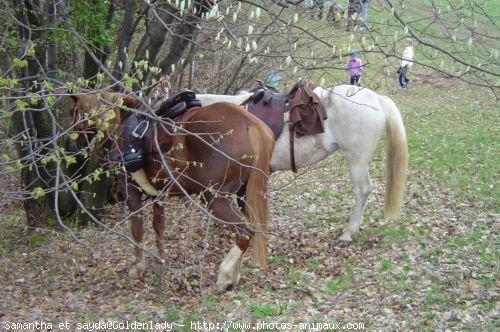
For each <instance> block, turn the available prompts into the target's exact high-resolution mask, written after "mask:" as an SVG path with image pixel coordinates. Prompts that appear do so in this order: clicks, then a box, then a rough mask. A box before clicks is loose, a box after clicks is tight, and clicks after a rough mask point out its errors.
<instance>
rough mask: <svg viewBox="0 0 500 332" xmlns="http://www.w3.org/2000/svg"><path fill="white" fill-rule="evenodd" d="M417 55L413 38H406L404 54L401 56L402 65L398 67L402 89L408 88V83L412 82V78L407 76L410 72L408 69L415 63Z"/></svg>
mask: <svg viewBox="0 0 500 332" xmlns="http://www.w3.org/2000/svg"><path fill="white" fill-rule="evenodd" d="M414 56H415V52H414V51H413V41H412V40H411V38H406V39H405V49H404V51H403V55H402V57H401V67H399V69H398V74H399V85H400V87H401V88H402V89H406V87H407V86H408V84H410V83H411V80H409V79H408V77H407V76H406V75H407V73H408V69H410V67H411V66H412V65H413V57H414Z"/></svg>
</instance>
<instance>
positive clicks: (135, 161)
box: [123, 148, 146, 172]
mask: <svg viewBox="0 0 500 332" xmlns="http://www.w3.org/2000/svg"><path fill="white" fill-rule="evenodd" d="M145 165H146V161H145V160H144V153H143V151H142V149H137V150H136V149H134V148H130V149H128V150H127V151H125V153H124V154H123V166H124V167H125V169H126V170H127V171H128V172H135V171H137V170H139V169H141V168H143V167H144V166H145Z"/></svg>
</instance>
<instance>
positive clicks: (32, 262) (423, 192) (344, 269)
mask: <svg viewBox="0 0 500 332" xmlns="http://www.w3.org/2000/svg"><path fill="white" fill-rule="evenodd" d="M426 80H427V81H426V83H425V86H420V87H419V86H418V82H419V78H418V77H415V78H414V83H413V84H414V87H412V88H411V89H409V90H407V91H400V92H397V93H396V94H392V95H390V96H391V97H392V98H393V99H394V100H395V101H396V103H397V104H398V105H399V106H400V108H401V110H402V113H403V116H404V118H405V123H406V126H407V130H408V137H409V142H410V143H409V146H410V155H411V159H410V166H409V173H408V174H409V176H408V182H407V189H406V195H405V203H404V207H403V210H402V215H401V218H400V219H399V220H397V221H387V220H385V219H384V218H383V214H382V210H383V196H384V188H385V186H384V169H385V156H384V152H383V151H382V150H383V149H382V148H380V149H379V150H380V151H377V153H376V154H375V156H374V160H373V162H372V164H371V172H372V178H373V184H374V190H373V192H372V194H371V196H370V198H369V202H368V205H367V208H366V211H365V216H364V221H363V224H362V227H361V230H360V232H359V234H358V235H357V236H356V237H355V239H354V241H353V243H352V244H350V245H349V246H341V245H339V243H338V242H337V241H336V239H337V238H338V237H339V236H340V234H341V232H342V230H343V228H344V227H345V226H346V224H347V221H348V218H349V214H350V207H351V205H352V203H353V198H352V194H351V189H352V188H351V184H350V180H349V177H348V172H347V169H346V167H345V163H344V161H343V160H342V158H341V156H340V155H334V156H331V157H329V158H327V159H326V160H324V161H323V162H321V163H319V164H317V165H315V166H314V167H311V168H308V169H305V170H302V172H301V173H300V174H299V175H295V174H292V173H291V172H282V173H277V174H273V175H272V177H271V186H272V188H271V189H272V193H271V198H270V202H271V222H270V223H271V230H270V232H271V234H270V235H269V237H268V239H269V253H270V264H269V266H268V267H267V269H265V270H259V269H256V268H253V267H252V266H251V264H250V259H249V256H250V255H247V256H246V257H245V259H244V263H243V269H242V279H241V282H240V285H239V287H238V288H237V289H235V290H233V291H229V292H226V293H223V294H219V293H217V292H216V291H215V287H214V285H215V282H216V277H217V270H218V265H219V264H220V262H221V260H222V258H223V256H224V254H225V253H226V252H227V251H228V250H229V248H230V247H231V246H232V241H231V239H230V237H229V236H228V235H227V234H228V232H226V231H225V230H224V229H223V228H222V227H219V226H214V225H209V224H208V222H207V220H206V219H205V218H203V217H202V215H201V214H200V213H199V212H197V211H196V210H194V209H193V208H190V207H189V206H187V207H186V206H184V205H183V204H181V203H182V202H180V200H176V199H174V200H168V201H167V202H166V203H165V206H166V209H167V211H168V215H169V222H168V226H167V231H166V239H167V240H166V248H167V255H168V259H167V261H166V263H165V264H161V263H160V262H159V261H158V260H156V259H155V258H154V257H151V256H149V255H148V256H147V263H148V266H147V272H146V276H145V278H144V280H142V281H137V280H131V279H129V277H128V269H129V267H130V264H131V262H132V250H131V245H130V244H129V243H128V242H127V241H126V240H125V239H124V238H123V237H122V236H121V235H120V233H122V234H129V233H128V227H127V222H126V221H125V220H124V217H125V216H126V209H125V207H124V206H123V205H121V204H117V205H114V206H113V207H110V213H109V216H108V218H107V220H106V223H107V225H109V226H110V227H111V228H112V229H113V232H111V231H106V230H104V229H102V228H99V227H86V228H74V229H72V234H70V233H68V232H66V233H60V232H56V231H54V230H42V229H36V230H33V229H27V228H26V227H25V226H23V222H24V216H23V214H22V212H21V211H22V204H20V203H19V202H7V203H5V204H3V205H2V207H1V211H0V212H1V216H0V228H1V231H0V234H1V235H0V294H1V296H0V331H1V330H3V329H5V330H7V329H8V328H9V327H14V326H16V325H12V324H20V323H29V322H32V323H33V322H35V321H38V322H44V323H46V324H48V323H51V324H53V326H54V330H57V328H58V327H59V324H60V323H67V324H68V325H65V326H64V325H61V327H63V328H68V327H69V330H75V329H77V327H83V328H86V329H87V330H91V327H92V325H86V326H85V325H77V324H84V323H86V324H96V323H97V322H99V321H100V322H104V321H110V322H112V321H114V322H115V325H113V326H112V328H111V329H112V330H121V327H125V326H124V325H116V324H119V323H120V324H126V322H128V323H129V324H132V323H134V322H135V323H136V325H135V327H137V322H142V323H147V324H150V325H146V326H143V327H142V330H145V331H146V330H148V329H149V327H154V328H157V330H161V329H162V328H168V327H166V323H175V328H176V329H179V330H190V329H195V328H200V329H202V328H203V325H202V324H203V323H204V322H205V323H206V324H209V323H212V324H214V325H210V326H209V325H205V329H204V330H207V329H208V328H207V327H214V328H215V327H219V329H222V328H223V326H222V324H226V325H225V326H224V327H225V329H229V330H232V329H233V330H241V329H242V327H244V326H243V325H235V324H243V323H248V324H251V325H249V326H247V328H244V329H245V330H252V328H254V327H255V328H256V327H259V328H262V329H264V330H273V328H276V327H280V328H281V327H283V329H282V330H300V329H301V327H302V329H303V330H311V329H312V328H313V327H328V328H329V329H330V330H334V329H343V328H349V327H350V328H358V330H363V329H364V330H368V331H373V330H380V331H387V330H429V331H431V330H432V331H436V330H441V331H445V330H460V331H464V330H471V331H478V330H483V331H486V330H494V329H495V327H496V328H498V326H499V324H500V322H499V320H498V317H499V310H500V306H499V304H498V298H499V295H500V293H499V288H500V281H499V280H500V278H499V249H500V248H499V236H498V235H499V228H500V223H499V221H500V218H499V217H500V216H499V214H498V213H499V212H498V205H497V204H498V202H496V200H497V199H498V196H496V199H495V194H496V193H498V188H497V186H498V174H499V172H498V164H496V165H493V166H492V167H493V169H491V167H490V168H488V167H482V166H481V165H483V166H484V165H486V166H488V165H489V164H488V160H489V159H490V158H492V156H493V153H496V154H497V155H498V152H499V151H498V141H499V140H498V138H499V136H498V128H497V127H498V121H496V120H498V116H496V115H495V116H496V117H497V118H496V119H494V118H493V119H492V118H491V116H492V115H491V114H490V113H488V112H493V110H494V109H495V108H496V106H498V105H496V104H495V102H494V101H492V100H491V98H490V97H488V96H487V94H485V95H483V97H484V99H483V100H482V101H480V106H481V107H477V104H476V102H477V100H478V98H481V95H480V94H477V93H476V94H475V93H474V92H472V91H469V89H468V88H467V87H466V86H462V85H460V84H457V85H456V86H453V87H452V88H451V89H450V86H451V85H450V84H451V83H449V82H446V81H443V80H429V79H426ZM422 81H423V79H420V82H422ZM443 87H445V88H446V89H447V90H446V91H448V92H447V95H446V96H442V95H440V94H435V91H438V90H439V89H441V88H443ZM450 94H452V95H453V96H454V98H451V99H450V98H449V97H450ZM473 96H474V97H473ZM475 105H476V106H475ZM495 105H496V106H495ZM464 110H469V111H470V112H475V113H474V114H476V113H481V112H484V114H483V113H482V115H481V116H480V117H479V118H476V117H472V118H463V115H464V114H469V113H464V112H465V111H464ZM443 112H446V113H447V117H446V119H448V120H447V121H450V122H452V123H455V124H456V125H457V126H461V125H463V126H467V127H471V135H474V133H477V134H478V135H479V134H481V133H483V131H484V132H489V133H492V132H491V130H490V129H491V128H493V133H492V135H493V138H495V137H496V142H497V143H495V139H493V141H490V139H491V137H489V138H486V139H485V141H483V142H482V143H481V144H484V143H485V144H488V141H490V143H491V144H492V145H491V146H490V145H488V148H490V150H484V149H479V148H473V149H471V150H470V151H469V150H467V151H465V152H463V153H462V154H461V155H462V157H463V158H461V159H460V160H459V161H456V160H455V159H453V158H454V155H456V154H457V153H458V152H457V150H456V149H457V147H460V146H459V145H457V144H459V143H460V139H452V138H450V136H449V135H452V134H453V132H461V130H454V128H449V126H448V124H447V123H443V122H441V121H445V120H443V119H444V117H443V119H442V118H440V117H441V116H443V115H442V113H443ZM488 114H490V115H488ZM457 119H459V120H457ZM492 121H493V122H492ZM495 121H496V122H495ZM475 126H476V127H477V128H476V127H475ZM485 126H486V127H488V126H489V127H488V128H489V129H488V128H486V127H485ZM488 130H489V131H488ZM448 131H449V132H448ZM429 133H430V134H429ZM429 135H431V137H429ZM473 142H475V141H473ZM443 144H448V145H447V146H444V147H443ZM382 145H383V144H380V146H381V147H382ZM482 146H483V145H481V147H482ZM440 148H443V149H444V150H445V152H443V153H447V155H446V154H445V156H444V157H443V156H439V155H437V154H438V153H440V150H439V149H440ZM446 156H448V157H449V158H448V159H446ZM455 157H456V156H455ZM439 158H444V159H443V160H442V161H440V162H439V163H437V161H438V159H439ZM446 160H448V161H449V160H451V161H452V162H453V164H451V165H448V164H446ZM487 168H488V169H487ZM483 169H484V171H486V172H489V173H486V175H484V174H483V173H482V170H483ZM469 171H470V172H472V173H471V174H472V175H471V174H469V173H467V172H469ZM489 174H492V177H491V178H489V177H488V176H489ZM462 176H463V177H464V178H465V179H466V181H465V182H461V181H455V180H457V179H459V177H462ZM488 180H491V181H488ZM482 185H485V187H484V188H483V187H482ZM145 225H146V226H147V230H146V231H147V234H148V237H147V244H146V246H147V248H148V249H150V250H151V251H153V252H154V250H155V249H154V238H153V232H152V229H151V226H150V225H149V223H145ZM75 237H76V239H78V240H76V239H75ZM81 243H83V244H84V245H82V244H81ZM156 323H158V324H160V323H163V324H164V326H161V325H155V324H156ZM198 323H199V324H198ZM264 323H265V324H267V325H265V324H264ZM301 323H309V324H312V323H315V324H323V323H325V324H330V326H320V325H309V326H306V325H302V326H301V325H299V324H301ZM335 323H338V324H339V325H337V326H335V325H334V324H335ZM197 324H198V325H197ZM216 324H219V325H216ZM228 324H232V325H228ZM258 324H260V325H258ZM272 324H274V325H272ZM281 324H288V325H281ZM291 324H296V325H291ZM17 326H18V325H17ZM94 327H95V325H94ZM248 327H250V328H248ZM101 330H102V329H101ZM324 330H327V329H324Z"/></svg>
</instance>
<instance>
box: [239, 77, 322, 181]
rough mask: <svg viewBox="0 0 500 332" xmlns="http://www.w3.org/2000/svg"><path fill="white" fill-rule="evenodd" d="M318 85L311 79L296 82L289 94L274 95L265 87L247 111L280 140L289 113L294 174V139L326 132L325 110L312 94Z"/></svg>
mask: <svg viewBox="0 0 500 332" xmlns="http://www.w3.org/2000/svg"><path fill="white" fill-rule="evenodd" d="M316 87H317V85H316V84H314V83H313V82H311V81H309V80H301V81H299V82H297V83H296V84H295V85H294V87H293V88H292V89H291V90H290V91H289V92H288V93H281V94H280V93H275V92H273V91H271V90H269V89H267V88H266V87H265V86H261V87H259V88H257V89H256V90H255V91H254V97H253V98H252V99H251V101H250V102H249V103H248V104H247V105H246V106H247V108H248V111H249V112H250V113H252V114H253V115H255V116H256V117H258V118H259V119H260V120H262V121H263V122H264V123H265V124H266V125H268V127H269V128H271V130H272V131H273V133H274V137H275V139H276V140H277V139H278V138H279V137H280V135H281V133H282V131H283V127H284V125H285V121H284V114H285V113H286V112H288V113H289V122H288V126H289V129H290V159H291V166H292V171H293V172H297V168H296V166H295V151H294V139H295V135H297V136H298V137H300V136H306V135H315V134H319V133H322V132H324V131H325V128H324V120H325V119H326V118H327V115H326V112H325V108H324V107H323V105H322V104H321V102H320V100H319V97H318V96H317V95H316V94H315V93H314V92H313V89H314V88H316Z"/></svg>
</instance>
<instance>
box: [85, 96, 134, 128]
mask: <svg viewBox="0 0 500 332" xmlns="http://www.w3.org/2000/svg"><path fill="white" fill-rule="evenodd" d="M77 99H78V110H79V112H81V113H84V114H89V115H90V114H91V113H92V112H96V114H95V115H96V116H97V117H98V118H100V119H102V120H104V118H105V117H106V115H107V112H104V111H105V110H109V109H113V110H114V112H115V116H114V118H113V119H108V120H109V122H110V124H120V123H121V121H122V120H123V117H124V116H125V112H127V111H126V109H125V108H136V107H138V105H139V104H140V102H139V101H138V100H137V99H135V98H134V97H131V96H126V95H123V94H121V93H117V92H100V93H92V94H83V95H79V96H78V97H77Z"/></svg>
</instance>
